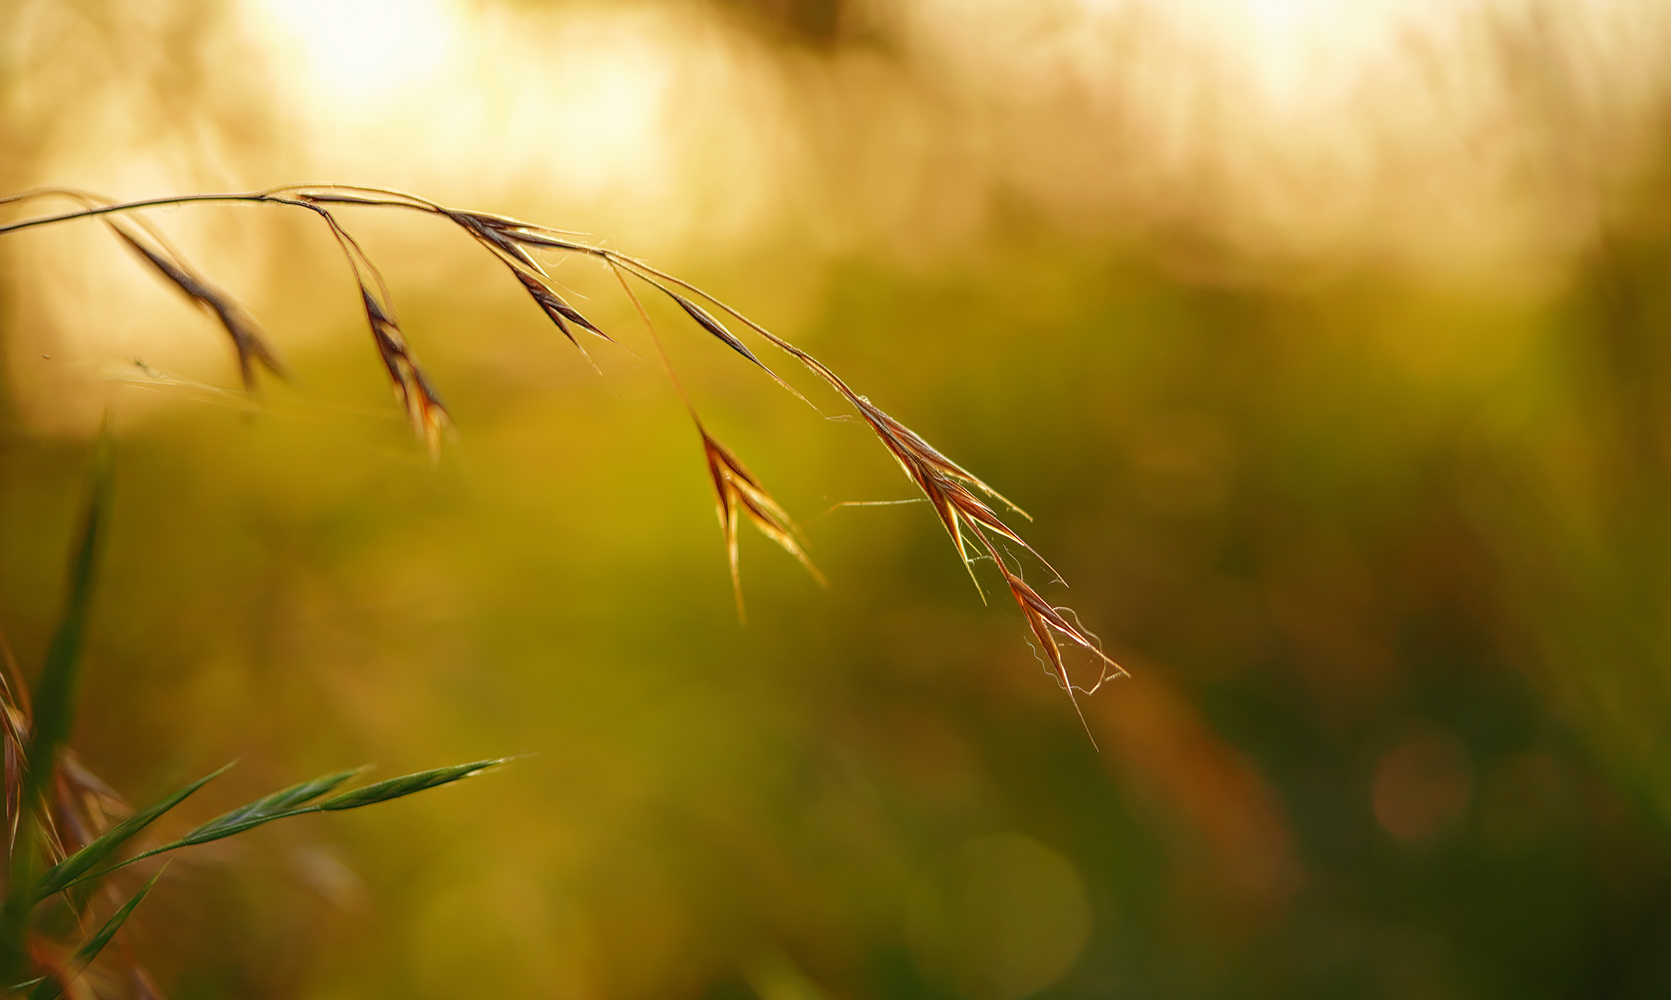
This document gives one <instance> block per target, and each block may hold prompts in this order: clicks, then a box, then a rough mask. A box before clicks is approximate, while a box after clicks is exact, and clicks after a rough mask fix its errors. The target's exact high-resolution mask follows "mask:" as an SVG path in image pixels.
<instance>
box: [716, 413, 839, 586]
mask: <svg viewBox="0 0 1671 1000" xmlns="http://www.w3.org/2000/svg"><path fill="white" fill-rule="evenodd" d="M697 430H698V431H700V432H701V434H702V450H703V452H704V453H705V455H706V457H707V459H708V475H709V476H710V477H711V478H712V480H713V484H714V495H715V497H716V499H717V501H718V504H719V524H720V530H721V531H723V532H724V533H725V551H726V553H727V555H729V556H730V558H731V587H732V589H733V590H734V591H735V592H736V594H737V617H738V618H745V615H744V612H743V578H742V574H741V573H740V572H739V570H738V565H737V520H738V517H737V516H738V514H739V512H740V513H741V514H743V515H745V516H746V517H747V518H748V519H749V522H750V523H752V524H753V525H754V526H755V527H756V528H758V529H760V533H761V534H762V535H765V536H766V537H767V538H770V539H771V540H772V541H774V542H776V543H778V545H780V546H782V547H783V550H784V551H785V552H788V553H789V554H790V555H792V556H794V557H795V558H796V560H798V561H799V562H800V564H801V565H802V566H804V567H806V571H807V572H808V573H811V574H812V578H813V579H814V580H817V581H818V584H819V586H822V587H828V586H829V585H830V584H829V581H828V580H826V579H825V578H824V574H823V573H820V572H819V571H818V567H817V566H814V565H813V564H812V559H811V558H809V557H808V556H807V554H806V550H805V549H804V548H802V546H801V542H800V538H799V534H800V532H799V531H798V530H797V529H796V527H795V523H794V522H793V521H791V520H790V519H789V515H788V514H787V513H786V512H785V511H784V509H783V508H782V507H781V506H779V505H778V502H777V501H776V500H773V499H772V497H771V494H769V493H767V492H766V490H765V488H764V487H763V486H761V485H760V480H758V479H756V478H754V476H753V474H752V473H750V472H749V471H748V469H747V468H746V467H745V466H744V465H743V463H742V461H741V460H740V459H738V458H737V456H736V455H734V454H732V453H731V451H730V449H728V448H726V447H725V446H724V445H722V444H720V443H719V442H718V441H715V440H714V439H713V437H712V436H710V435H709V434H708V432H707V431H706V430H704V429H703V428H702V426H701V424H698V425H697Z"/></svg>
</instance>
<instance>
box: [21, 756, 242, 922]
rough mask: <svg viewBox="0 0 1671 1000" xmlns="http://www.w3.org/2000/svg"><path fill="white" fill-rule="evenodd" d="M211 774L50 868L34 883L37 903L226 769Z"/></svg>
mask: <svg viewBox="0 0 1671 1000" xmlns="http://www.w3.org/2000/svg"><path fill="white" fill-rule="evenodd" d="M231 766H232V765H231V764H228V765H226V767H223V768H221V769H220V770H218V771H215V772H213V773H212V774H206V775H204V776H203V777H201V778H199V779H197V780H196V781H194V782H192V783H191V784H189V785H187V786H186V787H184V788H182V789H180V790H179V791H177V792H175V793H174V794H173V795H170V796H169V797H168V798H166V799H163V800H162V801H161V802H158V803H157V804H156V805H153V806H150V807H149V808H146V809H143V810H141V811H139V812H136V813H134V814H133V815H132V816H129V817H128V818H127V819H125V820H123V821H122V822H120V823H118V824H116V825H115V826H113V827H111V828H110V829H109V830H106V831H105V832H104V833H103V834H102V835H101V836H100V837H99V838H98V839H97V840H94V841H93V842H92V843H91V844H88V845H87V846H86V847H83V848H82V849H81V850H79V851H77V852H75V853H74V854H72V855H70V856H69V857H67V858H65V859H64V860H63V861H60V862H58V864H56V865H53V866H52V867H51V868H48V869H47V870H46V872H45V874H43V875H42V876H41V877H40V879H39V880H37V881H36V882H35V889H34V896H33V899H34V900H42V899H45V898H46V897H48V896H50V895H52V894H53V893H55V892H62V891H63V890H64V889H66V888H68V887H69V885H70V883H72V882H75V881H76V880H77V879H79V878H80V877H81V876H82V875H85V874H86V873H87V872H89V871H92V870H93V867H94V866H95V865H97V864H98V863H99V862H101V861H103V860H104V859H105V858H108V857H109V856H110V855H111V854H113V853H114V852H115V851H116V849H117V848H119V847H121V846H122V844H123V843H125V842H126V841H127V840H128V839H129V838H130V837H132V836H133V835H134V834H136V833H138V832H139V831H141V830H143V829H145V828H146V827H147V826H149V825H150V824H151V822H152V821H153V820H155V819H156V818H157V817H158V816H161V815H162V814H163V813H165V812H167V811H169V810H170V809H173V808H174V807H175V806H177V805H179V804H180V803H181V802H184V801H185V800H186V797H187V796H189V795H190V794H191V793H193V792H195V791H197V790H198V789H199V788H202V787H203V786H204V785H207V784H208V783H209V782H210V781H213V780H214V779H215V778H218V777H220V776H221V775H222V774H223V773H225V771H226V768H227V767H231Z"/></svg>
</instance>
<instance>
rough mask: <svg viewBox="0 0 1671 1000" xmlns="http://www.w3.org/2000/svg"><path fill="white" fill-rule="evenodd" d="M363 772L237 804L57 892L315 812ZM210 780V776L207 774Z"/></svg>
mask: <svg viewBox="0 0 1671 1000" xmlns="http://www.w3.org/2000/svg"><path fill="white" fill-rule="evenodd" d="M364 772H365V768H364V767H356V768H351V769H350V770H347V771H338V772H336V773H335V774H327V775H324V776H322V777H318V778H314V779H313V780H311V781H304V782H301V783H300V784H295V785H291V786H290V787H289V788H286V789H284V790H283V791H278V792H274V793H273V794H271V795H268V796H266V797H264V798H259V799H256V800H255V801H254V802H251V803H248V804H246V805H241V806H239V807H238V808H236V809H233V810H232V811H231V812H227V813H223V814H222V815H220V816H216V817H215V818H214V819H212V820H210V821H209V822H207V823H204V824H203V825H202V826H200V827H197V828H196V829H195V830H192V831H191V832H190V833H188V834H186V835H185V836H184V837H181V838H180V839H179V840H176V841H173V842H171V843H167V844H163V845H162V846H161V847H153V848H151V849H150V850H148V851H142V852H140V853H139V854H135V855H134V856H133V857H131V858H128V859H127V860H126V861H123V862H121V863H120V864H114V865H111V866H110V867H109V868H106V869H104V870H102V871H98V872H94V873H92V874H90V875H89V874H79V873H78V874H77V875H76V876H74V877H72V878H71V879H70V881H68V882H66V883H64V884H63V885H61V886H59V887H58V889H68V888H70V887H72V886H77V885H80V884H81V883H83V882H90V881H92V880H93V879H96V878H103V877H104V876H106V875H109V874H110V873H111V872H113V871H116V870H117V869H119V868H126V867H128V866H129V865H131V864H135V863H137V862H140V861H144V860H145V859H146V858H154V857H156V856H157V855H159V854H166V853H168V852H169V851H177V850H179V849H180V848H182V847H192V846H195V845H197V844H207V843H208V842H209V841H211V840H219V839H221V838H222V837H230V836H232V835H233V834H235V833H243V832H244V831H245V830H253V829H255V828H256V827H258V826H260V825H262V824H263V823H271V822H272V821H273V820H275V819H284V818H286V817H289V816H300V815H302V814H304V813H311V812H318V811H319V809H318V807H316V806H310V805H307V803H309V802H312V801H313V800H314V799H317V798H318V797H319V796H321V795H324V794H325V793H326V792H329V791H331V790H333V789H335V788H336V787H337V786H339V785H341V784H342V783H343V782H345V781H347V780H348V779H349V778H352V777H354V776H355V775H357V774H363V773H364ZM217 773H218V772H217ZM211 777H213V775H211ZM55 891H56V890H55Z"/></svg>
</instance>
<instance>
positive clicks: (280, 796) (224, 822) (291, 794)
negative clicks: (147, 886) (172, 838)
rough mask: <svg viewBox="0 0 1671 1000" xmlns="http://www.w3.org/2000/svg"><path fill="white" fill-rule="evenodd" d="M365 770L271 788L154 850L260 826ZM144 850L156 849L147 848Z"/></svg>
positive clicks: (203, 840) (219, 836)
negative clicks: (265, 794) (270, 792)
mask: <svg viewBox="0 0 1671 1000" xmlns="http://www.w3.org/2000/svg"><path fill="white" fill-rule="evenodd" d="M365 770H366V769H365V768H364V767H356V768H351V769H350V770H347V771H338V772H336V773H335V774H327V775H324V776H322V777H318V778H314V779H313V780H311V781H303V782H301V783H299V784H295V785H291V786H290V787H289V788H286V789H284V790H283V791H279V792H274V793H273V794H271V795H268V796H266V797H265V798H260V799H256V800H255V801H254V802H251V803H249V804H248V805H242V806H239V807H238V808H236V809H234V810H232V811H231V812H228V813H225V814H224V815H221V816H217V817H215V818H214V819H212V820H210V821H209V822H207V823H204V824H203V825H202V826H200V827H198V828H197V829H195V830H193V831H191V832H190V833H188V834H186V835H185V836H184V837H181V838H180V839H179V840H178V841H176V842H175V843H173V844H171V845H169V846H168V847H164V848H157V851H158V852H160V851H164V850H170V849H172V848H174V847H185V846H187V845H189V844H206V843H208V842H209V841H211V840H219V839H220V838H222V837H230V836H231V835H232V834H234V833H242V832H243V831H245V830H248V829H250V828H251V827H255V826H260V825H261V824H262V823H266V822H270V821H271V820H275V819H280V818H282V817H284V816H288V815H292V814H293V813H294V812H295V811H296V809H297V807H298V806H302V805H305V804H306V803H309V802H312V801H313V800H314V799H317V798H319V797H320V796H321V795H324V794H326V793H328V792H332V791H335V790H336V789H337V787H338V786H339V785H341V784H342V783H343V782H345V781H347V780H348V779H349V778H352V777H355V776H356V775H359V774H363V773H364V772H365ZM146 853H147V854H150V853H156V852H152V851H147V852H146Z"/></svg>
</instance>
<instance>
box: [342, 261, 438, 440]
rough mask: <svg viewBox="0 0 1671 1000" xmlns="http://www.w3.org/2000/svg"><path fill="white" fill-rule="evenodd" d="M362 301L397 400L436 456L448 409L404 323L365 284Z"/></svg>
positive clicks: (361, 288)
mask: <svg viewBox="0 0 1671 1000" xmlns="http://www.w3.org/2000/svg"><path fill="white" fill-rule="evenodd" d="M360 298H361V301H363V302H364V303H365V309H366V321H367V322H368V323H369V324H370V325H371V335H372V339H373V340H374V341H375V342H376V344H377V353H378V356H380V357H381V358H382V359H383V367H384V368H386V369H388V372H389V379H390V382H391V383H392V384H393V386H394V391H395V398H396V399H398V400H400V403H401V405H402V406H404V407H405V408H406V418H407V420H408V421H409V422H410V423H411V424H412V429H413V430H414V431H416V432H417V434H418V436H419V437H420V438H422V439H423V441H424V444H425V445H427V446H428V448H429V453H430V455H431V457H433V456H435V455H436V454H437V453H438V452H439V451H440V448H441V429H442V428H443V427H445V426H446V424H447V408H446V407H445V406H444V405H442V403H441V397H440V396H439V395H437V394H436V392H435V388H434V387H433V386H431V385H430V384H429V378H428V377H427V376H425V375H424V371H423V369H422V368H419V367H418V362H417V361H416V360H415V359H414V358H413V357H412V351H411V348H409V347H408V346H407V345H406V337H405V336H404V335H403V334H402V333H401V332H400V324H399V323H398V322H396V320H395V318H394V315H393V314H392V313H391V312H390V311H389V309H388V307H387V306H386V305H384V304H383V303H382V302H380V301H379V300H378V298H377V296H376V295H375V294H373V293H372V291H371V289H370V288H367V287H366V286H365V285H364V284H362V285H360Z"/></svg>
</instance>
